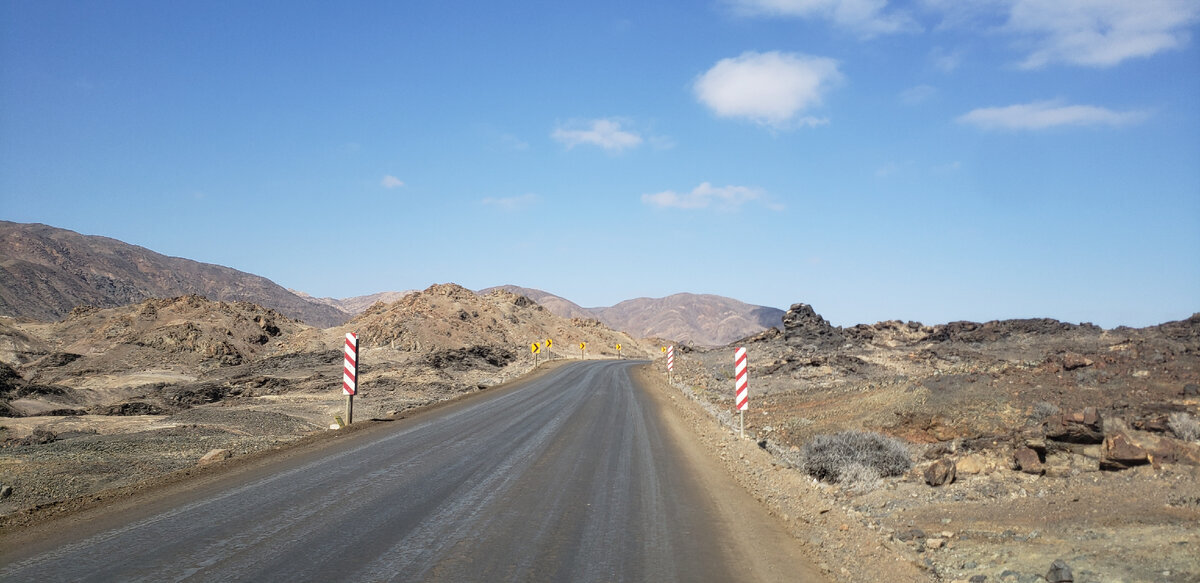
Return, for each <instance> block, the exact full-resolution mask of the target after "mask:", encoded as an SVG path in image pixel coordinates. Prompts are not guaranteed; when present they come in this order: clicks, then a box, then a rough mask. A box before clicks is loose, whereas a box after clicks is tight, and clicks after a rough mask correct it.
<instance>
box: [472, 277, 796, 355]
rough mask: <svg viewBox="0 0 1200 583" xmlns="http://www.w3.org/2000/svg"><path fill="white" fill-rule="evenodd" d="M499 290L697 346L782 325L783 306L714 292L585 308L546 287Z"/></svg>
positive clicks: (571, 314) (568, 314) (563, 312)
mask: <svg viewBox="0 0 1200 583" xmlns="http://www.w3.org/2000/svg"><path fill="white" fill-rule="evenodd" d="M494 289H506V290H508V291H511V292H514V293H518V294H521V295H523V296H526V297H528V298H530V299H532V300H534V301H536V302H538V303H539V304H542V305H543V306H544V307H545V308H546V309H547V310H550V311H551V312H554V313H555V314H558V315H560V316H563V317H565V318H579V317H582V318H595V319H597V320H599V321H601V322H603V323H604V324H605V325H607V326H608V327H610V328H612V329H614V330H622V331H624V332H628V333H629V334H630V335H632V336H634V337H635V338H670V339H672V340H674V341H675V342H679V343H683V344H690V345H696V346H706V347H712V346H722V345H724V344H728V343H729V342H732V341H734V340H737V339H738V338H743V337H746V336H749V335H751V334H757V333H758V332H761V331H763V330H765V329H767V328H778V327H779V326H780V319H781V318H782V317H783V310H780V309H777V308H769V307H766V306H753V305H750V304H746V303H743V302H739V301H737V300H735V299H732V298H726V297H722V296H715V295H710V294H689V293H681V294H674V295H670V296H667V297H665V298H637V299H632V300H625V301H623V302H621V303H619V304H617V305H615V306H609V307H606V308H604V307H602V308H583V307H580V306H579V305H578V304H575V303H573V302H571V301H569V300H566V299H564V298H561V297H559V296H556V295H554V294H551V293H548V292H544V291H542V290H536V289H529V288H523V287H517V286H513V285H505V286H500V287H499V288H488V289H486V290H481V293H486V292H488V291H491V290H494Z"/></svg>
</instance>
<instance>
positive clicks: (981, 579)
mask: <svg viewBox="0 0 1200 583" xmlns="http://www.w3.org/2000/svg"><path fill="white" fill-rule="evenodd" d="M968 581H969V583H985V582H986V581H987V575H975V576H972V577H971V578H970V579H968Z"/></svg>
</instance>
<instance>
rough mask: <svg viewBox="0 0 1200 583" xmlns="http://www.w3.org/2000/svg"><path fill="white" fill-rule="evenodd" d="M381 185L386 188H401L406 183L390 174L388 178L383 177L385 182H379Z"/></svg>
mask: <svg viewBox="0 0 1200 583" xmlns="http://www.w3.org/2000/svg"><path fill="white" fill-rule="evenodd" d="M379 184H380V186H383V187H384V188H400V187H401V186H404V181H403V180H400V179H399V178H396V177H395V176H392V175H391V174H388V175H387V176H384V177H383V180H380V181H379Z"/></svg>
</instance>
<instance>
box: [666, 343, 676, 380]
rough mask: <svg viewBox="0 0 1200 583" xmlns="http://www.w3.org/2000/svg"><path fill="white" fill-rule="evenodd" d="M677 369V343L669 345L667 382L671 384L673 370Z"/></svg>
mask: <svg viewBox="0 0 1200 583" xmlns="http://www.w3.org/2000/svg"><path fill="white" fill-rule="evenodd" d="M673 370H675V345H674V344H672V345H671V346H668V347H667V384H668V385H669V384H671V371H673Z"/></svg>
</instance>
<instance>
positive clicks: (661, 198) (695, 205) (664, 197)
mask: <svg viewBox="0 0 1200 583" xmlns="http://www.w3.org/2000/svg"><path fill="white" fill-rule="evenodd" d="M762 198H763V192H762V191H761V190H759V189H757V188H751V187H748V186H713V185H712V184H710V183H708V182H702V183H700V186H697V187H696V188H694V189H692V191H691V192H685V193H678V192H675V191H674V190H664V191H662V192H656V193H653V194H643V195H642V204H646V205H649V206H653V207H658V208H678V209H707V208H711V207H718V208H723V209H735V208H738V207H740V206H742V205H743V204H745V203H747V202H750V201H755V200H761V199H762Z"/></svg>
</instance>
